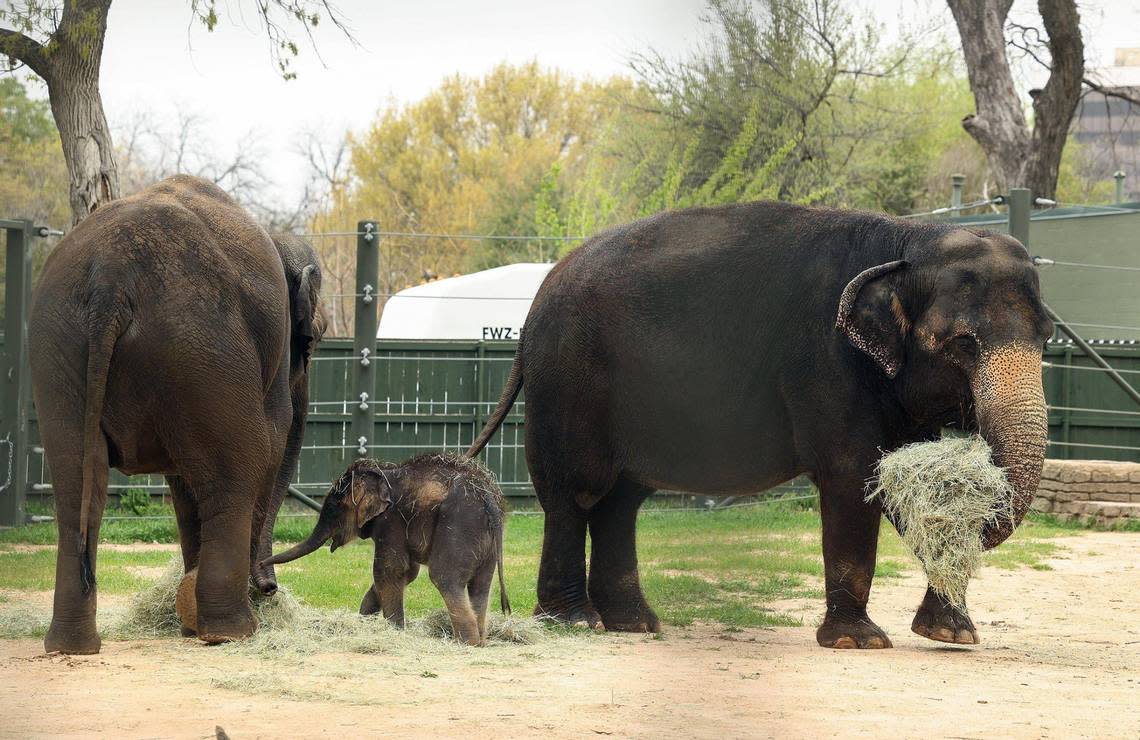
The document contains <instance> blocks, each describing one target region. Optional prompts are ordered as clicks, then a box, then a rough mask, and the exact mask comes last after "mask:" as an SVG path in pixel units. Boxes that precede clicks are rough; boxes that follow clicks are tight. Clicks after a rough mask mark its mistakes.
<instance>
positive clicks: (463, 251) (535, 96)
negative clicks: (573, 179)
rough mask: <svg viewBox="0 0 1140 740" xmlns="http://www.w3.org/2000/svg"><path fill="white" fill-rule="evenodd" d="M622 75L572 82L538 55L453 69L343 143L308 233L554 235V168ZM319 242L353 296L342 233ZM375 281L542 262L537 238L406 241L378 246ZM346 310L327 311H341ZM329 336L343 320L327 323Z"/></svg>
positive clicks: (549, 252) (568, 159) (548, 252)
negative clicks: (372, 224)
mask: <svg viewBox="0 0 1140 740" xmlns="http://www.w3.org/2000/svg"><path fill="white" fill-rule="evenodd" d="M629 87H631V83H630V82H629V81H627V80H620V79H616V80H611V81H609V82H604V83H597V82H588V81H576V80H573V79H570V78H567V77H566V76H564V75H562V74H561V73H559V72H557V71H551V70H545V69H543V68H541V67H540V66H539V65H538V64H537V63H536V62H532V63H530V64H525V65H521V66H512V65H507V64H503V65H499V66H497V67H495V68H494V69H492V70H491V71H490V72H488V73H487V74H486V75H484V76H483V77H481V78H471V77H463V76H458V75H457V76H453V77H450V78H448V79H446V80H444V81H443V82H442V83H441V84H440V86H439V87H438V88H437V89H436V90H434V91H433V92H431V93H430V94H429V95H427V96H426V97H425V98H424V99H422V100H420V101H418V102H416V103H412V104H409V105H405V106H400V107H393V108H390V109H388V110H385V111H383V112H381V113H380V114H379V115H378V116H377V118H376V120H375V121H374V122H373V123H372V125H371V126H369V127H368V129H367V130H366V131H364V132H361V133H359V134H355V135H352V136H351V137H350V140H349V156H350V171H349V173H348V178H347V182H346V183H345V184H344V185H343V186H342V187H339V188H338V189H337V192H336V193H335V194H334V197H333V198H332V205H331V206H330V208H329V209H328V210H326V211H325V212H324V213H322V214H321V215H319V216H318V217H317V218H315V219H314V221H313V223H312V224H311V225H310V228H311V230H312V231H317V232H319V231H344V230H346V229H348V228H351V227H354V226H355V223H356V221H357V220H359V219H360V218H364V217H369V218H375V219H377V220H378V221H379V223H380V224H381V228H382V229H383V230H385V231H396V232H419V233H435V234H495V235H515V234H524V235H533V234H539V233H544V234H545V233H548V232H554V231H558V230H559V225H560V221H558V219H561V213H560V211H558V208H559V206H560V203H561V198H560V196H559V191H560V190H561V188H562V187H564V182H565V181H564V175H563V174H562V168H563V167H574V166H575V163H577V162H578V161H579V160H580V159H581V158H583V157H584V156H585V152H587V151H589V149H590V148H591V146H592V144H593V142H594V140H595V137H596V134H597V133H598V132H599V131H601V130H602V128H603V122H604V121H607V120H608V119H609V118H610V117H611V116H612V115H614V112H615V111H616V110H618V107H619V105H618V101H619V100H620V99H623V98H624V97H625V92H626V90H627V89H628V88H629ZM318 247H319V248H320V249H322V250H323V259H324V264H325V265H326V268H328V266H329V265H331V266H332V267H331V269H327V271H328V272H329V275H330V278H332V281H333V282H334V283H337V282H338V281H339V283H340V284H339V286H338V287H337V289H336V290H335V291H333V292H335V293H337V294H344V293H349V292H351V287H352V283H351V279H352V278H351V270H350V269H349V267H350V265H351V264H352V257H351V250H352V249H353V248H354V242H350V240H334V239H322V240H320V243H319V244H318ZM382 249H383V250H384V251H383V253H382V258H381V263H382V265H383V267H382V279H381V282H382V285H383V288H384V289H385V291H390V290H392V289H396V290H398V289H401V288H403V287H404V286H405V285H408V284H411V283H416V282H419V281H421V280H422V279H424V278H425V276H431V275H438V276H446V275H452V274H454V273H456V272H461V271H466V270H472V269H480V268H483V267H491V266H494V265H499V264H505V263H509V262H516V261H519V260H522V259H528V260H540V259H545V258H552V257H554V256H555V254H556V247H554V246H551V245H550V244H548V243H546V242H542V241H534V242H525V241H523V242H516V241H506V240H494V239H491V240H485V241H471V240H466V239H450V238H439V239H408V238H396V237H388V238H385V239H384V241H383V242H382ZM343 308H344V309H345V310H337V307H334V309H333V310H334V313H336V314H337V315H338V316H344V315H346V313H347V308H348V305H347V304H346V305H345V306H344V307H343ZM334 328H335V329H336V330H337V331H338V332H339V331H345V330H347V325H346V324H336V323H335V321H334Z"/></svg>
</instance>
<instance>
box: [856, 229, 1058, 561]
mask: <svg viewBox="0 0 1140 740" xmlns="http://www.w3.org/2000/svg"><path fill="white" fill-rule="evenodd" d="M915 228H916V229H922V230H925V231H924V232H922V233H923V234H924V235H925V236H926V238H923V239H916V240H915V242H914V243H912V244H909V245H907V246H904V247H903V248H902V249H900V250H899V252H900V253H899V254H897V256H898V257H899V258H898V259H894V260H889V261H886V262H883V263H881V264H878V265H875V266H872V267H869V268H865V269H863V270H862V271H861V272H859V274H857V275H856V276H855V278H854V279H852V280H851V281H850V283H848V285H847V287H846V288H845V289H844V290H843V293H842V297H841V298H840V301H839V313H838V318H837V320H836V326H837V328H838V329H839V330H840V331H841V332H842V333H843V334H845V335H846V337H847V339H848V340H849V341H850V343H851V344H852V345H854V346H855V347H856V348H858V349H859V350H861V351H862V352H864V353H865V354H866V355H868V356H869V357H870V358H871V359H872V360H874V362H875V364H876V365H877V366H878V371H879V372H881V373H882V375H885V376H886V378H887V379H888V380H889V383H890V391H889V392H890V393H893V394H894V395H895V396H896V397H897V399H898V402H899V403H900V405H901V406H902V407H903V409H904V411H906V412H907V413H908V414H909V415H910V417H911V418H913V419H916V420H917V421H919V422H920V423H923V424H926V425H928V426H929V425H931V424H942V425H952V424H955V423H961V424H962V425H963V426H965V427H967V428H973V429H977V430H978V431H979V432H980V433H981V435H982V436H983V437H984V438H985V439H986V441H987V442H988V443H989V445H990V447H991V449H992V456H993V462H994V464H996V465H998V466H999V467H1001V468H1003V469H1004V470H1005V472H1006V477H1007V478H1008V480H1009V482H1010V484H1011V486H1012V488H1013V491H1014V495H1013V517H1012V519H1010V518H1008V517H999V518H998V519H997V520H996V522H995V523H993V524H991V525H988V526H987V527H986V528H985V530H984V531H983V532H982V542H983V545H984V546H985V547H987V548H991V547H994V546H996V545H998V544H1000V543H1001V542H1003V541H1004V540H1005V539H1006V538H1007V537H1009V535H1010V534H1011V533H1012V532H1013V530H1014V528H1015V527H1016V526H1017V525H1018V524H1020V523H1021V520H1022V518H1023V517H1024V516H1025V512H1026V511H1027V510H1028V508H1029V504H1030V502H1031V501H1032V499H1033V495H1034V493H1035V491H1036V489H1037V484H1038V482H1039V479H1040V476H1041V465H1042V462H1043V461H1044V457H1045V446H1046V443H1047V438H1048V422H1047V415H1046V408H1045V396H1044V393H1043V390H1042V385H1041V354H1042V349H1043V346H1044V343H1045V341H1046V340H1047V339H1048V338H1049V336H1050V335H1051V334H1052V332H1053V324H1052V322H1051V321H1050V320H1049V317H1048V315H1047V314H1046V312H1045V308H1044V306H1043V305H1042V302H1041V290H1040V285H1039V282H1038V275H1037V269H1036V268H1035V267H1034V266H1033V262H1032V260H1031V259H1030V256H1029V253H1028V252H1027V251H1026V250H1025V247H1023V246H1022V245H1021V243H1020V242H1018V241H1017V240H1015V239H1013V238H1011V237H1008V236H1005V235H1001V234H989V233H978V232H973V231H967V230H963V229H954V230H951V229H947V227H945V226H931V225H926V226H919V227H915Z"/></svg>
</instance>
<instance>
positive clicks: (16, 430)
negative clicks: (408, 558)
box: [0, 209, 1140, 524]
mask: <svg viewBox="0 0 1140 740" xmlns="http://www.w3.org/2000/svg"><path fill="white" fill-rule="evenodd" d="M1011 210H1012V209H1011ZM1026 223H1028V221H1026ZM0 228H2V229H6V230H7V247H6V258H7V263H6V266H7V293H6V295H5V304H6V311H7V313H6V317H5V329H6V333H7V334H6V336H7V340H6V341H5V342H4V347H3V349H4V352H3V367H2V369H3V371H4V376H3V377H4V379H5V386H4V389H3V393H2V396H0V398H2V402H3V403H2V407H0V524H8V523H14V522H20V521H23V519H24V503H25V499H26V497H27V496H28V495H31V496H33V497H47V496H50V493H51V482H50V471H49V470H48V469H47V468H46V465H45V463H44V458H43V451H42V449H41V448H40V446H39V441H38V439H39V437H38V433H37V432H38V430H37V427H36V423H35V417H34V413H33V411H32V409H31V403H30V400H29V397H28V396H29V394H28V373H27V358H26V315H27V303H28V293H29V286H30V282H31V279H30V267H29V265H30V262H29V260H28V259H27V256H28V251H29V247H30V243H31V241H32V240H33V239H35V238H37V235H38V234H39V233H40V232H39V231H38V230H37V229H35V228H33V226H32V225H31V224H30V223H27V222H0ZM1016 235H1018V236H1019V237H1020V238H1022V240H1023V241H1025V242H1026V243H1028V234H1027V233H1025V234H1016ZM335 236H337V237H351V238H355V240H356V255H355V263H356V264H355V270H354V273H355V274H354V275H353V277H354V279H355V288H354V289H353V290H352V292H348V291H344V293H343V295H342V296H341V297H343V298H345V299H346V305H345V310H351V311H352V313H353V317H352V318H353V320H352V323H351V326H352V327H353V329H354V337H353V339H351V340H349V339H327V340H325V341H324V342H323V343H322V344H321V345H320V347H319V349H318V351H317V353H316V355H315V357H314V359H313V366H312V371H311V375H310V403H311V405H310V415H309V420H308V427H307V430H306V436H305V443H304V447H303V448H302V454H301V461H300V466H299V472H298V474H297V477H296V479H295V482H294V483H295V487H296V488H297V489H299V490H300V491H301V492H302V493H305V494H309V495H320V494H322V493H323V492H324V490H325V489H326V488H327V486H328V483H329V481H330V480H332V479H334V478H335V477H336V476H338V475H339V474H340V473H341V472H342V471H343V470H344V468H345V466H346V465H347V464H348V463H349V462H350V461H351V460H353V459H355V458H356V457H358V456H371V457H378V458H382V459H385V460H402V459H404V458H407V457H411V456H413V455H416V454H420V453H424V452H429V451H438V450H462V449H465V448H466V447H467V446H468V445H469V444H470V443H471V441H472V440H473V439H474V437H475V435H476V434H477V433H478V431H479V430H480V429H481V428H482V426H483V424H484V422H485V420H486V418H487V416H488V415H489V414H490V412H491V410H493V408H494V406H495V404H496V402H497V400H498V397H499V394H500V392H501V390H502V388H503V385H504V383H505V381H506V377H507V375H508V373H509V371H510V365H511V361H512V359H513V356H514V350H515V343H514V342H509V341H490V342H488V341H404V340H377V339H376V327H377V320H378V310H379V308H380V306H382V304H383V302H384V301H385V300H386V297H387V295H388V294H389V293H391V292H392V291H391V290H390V289H389V290H384V289H383V288H384V287H385V284H384V283H383V282H381V281H380V279H379V277H380V275H379V268H380V262H381V256H382V251H381V248H380V244H381V240H382V239H383V238H384V232H381V231H379V229H378V228H377V225H376V224H375V223H374V222H370V221H362V222H361V223H360V224H359V225H358V228H357V231H355V232H349V233H347V234H337V235H335ZM1093 267H1098V268H1099V267H1109V268H1111V267H1113V266H1111V265H1094V266H1093ZM1119 267H1128V266H1126V265H1124V266H1119ZM1050 269H1055V270H1064V269H1072V270H1083V269H1089V268H1088V266H1087V265H1080V266H1076V265H1074V266H1068V265H1065V264H1062V263H1061V262H1056V263H1054V265H1053V266H1052V267H1051V268H1050ZM1117 272H1118V274H1116V275H1112V274H1111V273H1110V272H1106V273H1105V275H1106V278H1107V279H1129V280H1133V281H1135V277H1134V276H1133V274H1132V273H1128V272H1127V271H1119V270H1118V271H1117ZM1121 275H1125V276H1126V277H1124V278H1121ZM377 286H380V288H381V289H378V288H377ZM1134 318H1135V317H1134ZM1127 319H1128V317H1118V316H1111V317H1104V319H1103V323H1102V324H1097V326H1098V327H1110V328H1112V327H1115V328H1117V329H1121V330H1124V329H1127V330H1130V331H1140V328H1137V326H1134V325H1133V326H1128V324H1140V321H1128V320H1127ZM1080 327H1081V325H1079V324H1072V325H1063V326H1062V328H1063V329H1064V330H1065V331H1068V332H1069V333H1070V335H1071V337H1073V339H1072V341H1069V342H1055V343H1051V344H1050V345H1049V346H1048V347H1047V349H1046V352H1045V357H1044V362H1043V369H1042V371H1043V378H1044V382H1045V389H1046V399H1047V402H1048V404H1049V407H1050V410H1049V429H1050V442H1049V444H1050V448H1049V455H1050V456H1051V457H1059V458H1097V459H1110V460H1140V397H1138V396H1137V394H1136V391H1135V389H1134V387H1135V385H1137V384H1140V344H1136V343H1131V344H1128V343H1120V344H1115V343H1097V344H1095V346H1094V345H1090V344H1088V343H1085V342H1083V341H1080V337H1079V334H1078V333H1077V332H1078V330H1079V328H1080ZM12 340H15V341H12ZM525 404H526V400H525V398H523V397H520V398H519V400H518V401H517V402H516V404H515V406H514V408H513V409H512V411H511V413H510V415H509V416H508V418H507V419H506V421H505V423H504V424H503V426H502V428H501V430H500V431H499V432H498V434H496V436H495V437H494V439H493V440H492V443H491V444H490V445H489V446H488V448H487V450H486V452H485V453H484V455H485V458H486V461H487V463H488V464H489V466H490V467H491V468H492V470H493V471H494V472H495V473H496V475H497V476H498V477H499V479H500V481H501V483H502V485H503V489H504V492H505V493H507V495H509V496H529V495H533V490H532V488H531V486H530V483H529V477H528V473H527V467H526V462H525V455H524V448H523V433H522V432H523V409H525ZM5 457H6V458H7V459H6V460H5V459H4V458H5ZM128 488H140V489H143V490H150V491H152V492H154V493H159V492H165V490H166V486H165V483H164V482H163V480H162V479H161V477H158V476H136V477H134V478H127V477H125V476H123V475H121V474H119V473H117V472H115V471H112V474H111V492H112V493H113V494H114V493H118V492H121V491H123V490H124V489H128Z"/></svg>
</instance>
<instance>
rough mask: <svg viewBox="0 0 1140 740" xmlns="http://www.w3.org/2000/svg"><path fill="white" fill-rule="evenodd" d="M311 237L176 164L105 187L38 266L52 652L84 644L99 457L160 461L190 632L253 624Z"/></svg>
mask: <svg viewBox="0 0 1140 740" xmlns="http://www.w3.org/2000/svg"><path fill="white" fill-rule="evenodd" d="M320 286H321V272H320V267H319V265H318V262H317V257H316V254H315V253H314V252H313V250H312V247H310V246H309V245H308V244H307V243H305V242H304V241H303V240H300V239H298V238H296V237H281V238H278V239H273V238H271V237H270V236H269V235H268V234H266V232H265V231H264V230H263V229H262V228H261V227H260V226H258V225H257V223H256V222H254V220H253V219H252V218H251V217H250V216H249V214H248V213H247V212H246V211H245V210H244V209H243V208H241V206H239V205H238V204H237V203H236V202H235V201H233V200H232V199H231V198H230V197H229V196H228V195H226V194H225V193H224V192H222V191H221V190H220V189H219V188H217V187H216V186H214V185H213V184H211V183H209V182H207V181H205V180H201V179H198V178H195V177H188V176H183V175H179V176H176V177H172V178H170V179H168V180H164V181H162V182H160V183H158V184H156V185H154V186H152V187H149V188H147V189H146V190H143V191H142V192H140V193H138V194H137V195H134V196H132V197H129V198H123V199H122V200H118V201H115V202H112V203H109V204H107V205H105V206H103V207H102V208H100V209H99V210H98V211H96V212H94V213H93V214H92V215H91V216H89V217H87V218H86V219H85V220H84V221H83V222H81V223H80V224H79V225H78V226H76V227H75V229H73V230H72V231H71V232H70V233H69V234H68V235H67V236H66V237H64V239H63V240H62V241H60V243H59V245H58V246H57V247H56V249H55V251H54V252H52V254H51V257H50V258H49V259H48V261H47V264H46V265H45V266H44V270H43V275H42V277H41V278H40V282H39V284H38V285H37V286H36V289H35V293H34V295H33V305H32V309H31V313H30V315H29V322H28V323H29V334H28V335H29V351H30V357H31V367H32V390H33V393H34V397H35V403H36V410H37V413H38V416H39V424H40V434H41V437H42V439H43V445H44V454H45V455H46V456H47V461H48V465H49V466H50V467H51V473H52V485H53V489H54V492H55V508H56V521H57V522H58V527H59V549H58V555H57V560H56V582H55V602H54V607H53V611H52V621H51V627H50V629H49V630H48V633H47V637H46V638H45V640H44V646H45V647H46V648H47V650H48V651H53V650H58V651H61V652H65V653H95V652H98V651H99V647H100V641H99V634H98V632H97V631H96V628H95V608H96V590H95V559H96V558H95V555H96V548H97V545H98V540H99V525H100V521H101V517H102V514H103V508H104V505H105V503H106V500H107V476H108V469H109V468H117V469H118V470H121V471H122V472H124V473H127V474H135V473H161V474H164V475H165V476H166V479H167V482H168V483H169V485H170V490H171V494H172V497H173V500H174V509H175V513H176V516H177V520H178V530H179V539H180V541H181V546H182V556H183V560H184V564H185V566H186V570H187V571H190V570H191V569H193V568H195V567H197V568H198V579H197V588H196V598H197V608H198V615H199V616H198V635H199V637H200V638H201V639H203V640H205V641H207V642H211V643H214V642H222V641H226V640H232V639H235V638H240V637H243V636H247V635H249V634H251V633H252V632H253V631H254V629H256V626H257V622H256V619H255V617H254V615H253V612H252V610H251V609H250V606H249V599H248V594H247V590H248V586H247V584H248V583H249V579H250V574H251V568H252V569H254V570H253V575H254V581H255V583H256V585H257V586H258V587H259V588H260V589H261V590H262V591H263V592H266V593H271V592H272V591H273V590H275V588H276V583H275V581H274V576H273V571H272V568H271V567H270V568H267V569H264V570H256V569H255V564H256V563H257V561H258V560H259V559H261V558H266V557H269V555H270V554H272V553H271V537H272V528H273V522H274V519H275V518H276V514H277V509H278V508H279V507H280V505H281V500H282V498H283V497H284V494H285V490H286V488H287V486H288V482H289V479H290V477H291V475H292V474H293V472H294V470H295V468H296V465H297V457H298V455H299V452H300V446H301V438H302V435H303V433H304V424H305V412H306V406H307V404H308V382H307V372H308V363H309V359H310V357H311V354H312V351H313V347H314V345H315V343H316V342H317V341H319V340H320V336H321V333H322V330H323V321H322V318H321V314H320V311H319V307H318V306H319V299H320Z"/></svg>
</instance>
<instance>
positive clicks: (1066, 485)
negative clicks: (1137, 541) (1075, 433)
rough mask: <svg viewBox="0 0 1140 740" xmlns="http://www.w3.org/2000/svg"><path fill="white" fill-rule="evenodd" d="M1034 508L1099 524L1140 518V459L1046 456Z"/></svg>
mask: <svg viewBox="0 0 1140 740" xmlns="http://www.w3.org/2000/svg"><path fill="white" fill-rule="evenodd" d="M1033 510H1034V511H1041V512H1046V513H1049V514H1054V515H1056V516H1057V517H1059V518H1061V519H1078V520H1080V521H1082V522H1084V523H1086V524H1096V525H1100V526H1112V525H1113V524H1117V523H1120V522H1123V521H1125V520H1128V519H1133V520H1136V521H1140V463H1131V462H1110V461H1107V460H1046V461H1045V466H1044V468H1042V470H1041V485H1040V486H1039V487H1038V489H1037V496H1036V497H1035V498H1034V499H1033Z"/></svg>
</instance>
